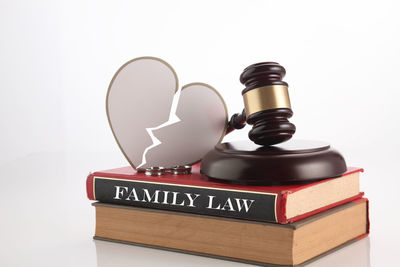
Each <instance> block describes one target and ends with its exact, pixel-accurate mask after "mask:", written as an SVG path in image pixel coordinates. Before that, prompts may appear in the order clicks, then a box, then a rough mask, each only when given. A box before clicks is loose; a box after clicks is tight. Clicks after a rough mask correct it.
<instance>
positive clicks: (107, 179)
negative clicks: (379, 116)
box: [86, 165, 369, 266]
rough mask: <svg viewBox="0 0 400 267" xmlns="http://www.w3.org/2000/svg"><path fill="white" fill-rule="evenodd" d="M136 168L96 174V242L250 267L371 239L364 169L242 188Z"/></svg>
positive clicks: (295, 260)
mask: <svg viewBox="0 0 400 267" xmlns="http://www.w3.org/2000/svg"><path fill="white" fill-rule="evenodd" d="M199 169H200V167H199V165H195V166H193V169H192V173H191V174H185V175H173V174H166V175H162V176H156V177H155V176H146V175H145V174H144V173H139V172H136V171H135V170H134V169H133V168H132V167H124V168H119V169H112V170H107V171H100V172H94V173H91V174H90V175H89V176H88V177H87V182H86V186H87V195H88V198H89V199H90V200H97V202H95V203H93V206H94V207H95V209H96V230H95V236H94V238H95V239H100V240H108V241H114V242H121V243H129V244H135V245H141V246H150V247H155V248H160V249H167V250H172V251H179V252H184V253H190V254H196V255H204V256H209V257H216V258H223V259H229V260H234V261H240V262H247V263H252V264H271V265H278V266H279V265H284V266H294V265H299V264H304V263H308V262H309V261H311V260H314V259H316V258H319V257H321V256H323V255H324V254H326V253H329V252H330V251H333V250H336V249H337V248H340V247H342V246H344V245H346V244H349V243H351V242H353V241H356V240H358V239H360V238H363V237H365V236H366V235H368V232H369V220H368V200H367V199H366V198H363V195H364V194H363V193H361V192H360V186H359V184H360V172H362V169H360V168H352V167H349V168H348V171H347V172H346V173H345V174H343V176H341V177H338V178H331V179H325V180H322V181H317V182H313V183H308V184H300V185H284V186H244V185H233V184H225V183H220V182H213V181H209V180H208V179H206V177H204V176H203V175H202V174H200V172H199Z"/></svg>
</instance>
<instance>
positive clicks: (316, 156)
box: [200, 140, 347, 185]
mask: <svg viewBox="0 0 400 267" xmlns="http://www.w3.org/2000/svg"><path fill="white" fill-rule="evenodd" d="M346 169H347V167H346V162H345V160H344V158H343V156H342V155H341V154H340V153H339V152H338V151H336V150H334V149H332V148H331V146H330V145H329V144H328V143H325V142H320V141H311V140H289V141H287V142H284V143H281V144H278V145H273V146H259V145H256V144H254V143H253V142H251V141H250V140H248V141H236V142H229V143H221V144H218V145H216V146H215V147H214V149H213V150H211V151H210V152H208V153H207V154H206V155H205V156H204V157H203V160H202V163H201V170H200V172H201V173H202V174H204V175H206V176H207V177H209V178H211V179H216V180H219V181H222V182H228V183H236V184H249V185H274V184H276V185H279V184H288V183H304V182H310V181H315V180H320V179H325V178H333V177H338V176H341V175H342V174H343V173H344V172H345V171H346Z"/></svg>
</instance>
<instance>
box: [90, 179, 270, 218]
mask: <svg viewBox="0 0 400 267" xmlns="http://www.w3.org/2000/svg"><path fill="white" fill-rule="evenodd" d="M93 199H94V200H98V201H100V202H104V203H112V204H119V205H131V206H137V207H143V208H155V209H166V210H174V211H180V212H189V213H197V214H203V215H212V216H224V217H233V218H238V219H246V220H257V221H269V222H277V215H276V212H277V209H276V202H277V194H273V193H263V192H250V191H241V190H231V189H221V188H212V187H200V186H192V185H190V186H189V185H176V184H166V183H155V182H143V181H135V180H123V179H115V178H107V177H98V176H94V177H93Z"/></svg>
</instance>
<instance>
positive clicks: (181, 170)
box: [171, 165, 192, 174]
mask: <svg viewBox="0 0 400 267" xmlns="http://www.w3.org/2000/svg"><path fill="white" fill-rule="evenodd" d="M191 172H192V167H191V166H188V165H183V166H174V167H172V168H171V173H172V174H189V173H191Z"/></svg>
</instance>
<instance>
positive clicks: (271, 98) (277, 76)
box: [240, 62, 296, 145]
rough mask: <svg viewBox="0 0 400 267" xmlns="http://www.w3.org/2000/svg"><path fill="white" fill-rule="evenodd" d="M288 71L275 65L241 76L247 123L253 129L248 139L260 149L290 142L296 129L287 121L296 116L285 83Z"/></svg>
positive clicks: (249, 70) (259, 66) (255, 68)
mask: <svg viewBox="0 0 400 267" xmlns="http://www.w3.org/2000/svg"><path fill="white" fill-rule="evenodd" d="M285 74H286V70H285V69H284V68H283V67H282V66H281V65H279V64H278V63H275V62H262V63H257V64H253V65H250V66H248V67H247V68H246V69H245V70H244V71H243V73H242V74H241V75H240V82H241V83H242V84H244V85H245V86H246V88H245V89H244V90H243V91H242V95H243V100H244V105H245V111H246V122H247V123H248V124H251V125H253V128H252V129H251V130H250V132H249V138H250V139H251V140H252V141H253V142H254V143H256V144H259V145H274V144H278V143H281V142H284V141H286V140H289V139H290V138H291V137H292V135H293V134H294V132H295V131H296V127H295V126H294V124H292V123H290V122H289V121H288V118H290V117H292V115H293V112H292V109H291V106H290V99H289V92H288V84H287V83H286V82H284V81H282V78H283V77H284V76H285Z"/></svg>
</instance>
